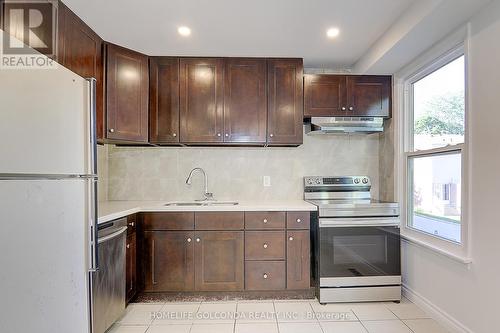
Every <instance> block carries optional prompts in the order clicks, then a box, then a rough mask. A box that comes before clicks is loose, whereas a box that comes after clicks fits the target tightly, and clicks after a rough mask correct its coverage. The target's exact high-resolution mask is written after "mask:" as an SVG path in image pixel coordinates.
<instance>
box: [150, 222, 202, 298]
mask: <svg viewBox="0 0 500 333" xmlns="http://www.w3.org/2000/svg"><path fill="white" fill-rule="evenodd" d="M142 268H143V270H144V291H190V290H193V289H194V232H193V231H145V232H144V251H143V260H142Z"/></svg>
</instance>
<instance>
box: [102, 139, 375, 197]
mask: <svg viewBox="0 0 500 333" xmlns="http://www.w3.org/2000/svg"><path fill="white" fill-rule="evenodd" d="M108 158H109V161H108V163H109V176H108V182H109V187H108V199H109V200H192V199H199V198H200V197H201V195H202V189H203V184H202V182H203V178H202V176H201V175H196V176H195V177H194V178H193V184H192V186H191V187H188V186H187V185H186V184H185V180H186V177H187V176H188V173H189V171H190V170H191V169H192V168H194V167H202V168H204V169H205V171H207V173H208V177H209V190H210V191H212V192H213V193H214V195H215V198H216V199H226V200H273V199H274V200H283V199H302V198H303V177H304V176H315V175H320V176H321V175H351V174H355V175H368V176H370V177H371V179H372V184H373V185H372V195H373V196H374V197H376V198H378V197H379V186H378V184H379V134H371V135H359V134H358V135H354V134H353V135H334V136H308V135H304V144H303V145H302V146H300V147H297V148H283V147H282V148H278V147H277V148H237V147H234V148H231V147H219V148H216V147H212V148H210V147H205V148H199V147H192V148H190V147H181V148H179V147H162V148H152V147H147V148H127V147H114V146H109V155H108ZM263 176H270V177H271V187H264V186H263V179H262V177H263Z"/></svg>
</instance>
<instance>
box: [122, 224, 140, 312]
mask: <svg viewBox="0 0 500 333" xmlns="http://www.w3.org/2000/svg"><path fill="white" fill-rule="evenodd" d="M136 255H137V234H136V233H133V234H130V235H128V236H127V249H126V274H125V276H126V282H125V290H126V291H127V303H128V302H129V301H130V300H131V299H132V298H133V297H134V296H135V293H136V291H137V259H136Z"/></svg>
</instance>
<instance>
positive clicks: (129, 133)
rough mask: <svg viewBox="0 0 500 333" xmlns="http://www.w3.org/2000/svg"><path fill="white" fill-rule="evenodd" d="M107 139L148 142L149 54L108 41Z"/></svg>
mask: <svg viewBox="0 0 500 333" xmlns="http://www.w3.org/2000/svg"><path fill="white" fill-rule="evenodd" d="M105 46H106V48H105V50H106V139H107V140H108V141H110V142H113V141H119V142H130V143H147V142H148V106H149V105H148V104H149V103H148V99H149V80H148V57H147V56H145V55H143V54H141V53H138V52H135V51H132V50H129V49H126V48H123V47H121V46H117V45H113V44H109V43H106V45H105Z"/></svg>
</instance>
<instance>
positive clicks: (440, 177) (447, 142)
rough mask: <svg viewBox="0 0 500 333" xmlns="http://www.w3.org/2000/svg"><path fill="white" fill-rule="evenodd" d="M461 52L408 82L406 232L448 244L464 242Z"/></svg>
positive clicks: (463, 80) (464, 84) (457, 51)
mask: <svg viewBox="0 0 500 333" xmlns="http://www.w3.org/2000/svg"><path fill="white" fill-rule="evenodd" d="M465 70H466V68H465V56H464V51H463V48H460V49H458V50H455V51H453V52H451V53H450V54H448V55H446V56H445V57H442V58H440V59H439V60H437V61H436V62H434V63H432V64H431V65H429V66H427V67H426V68H424V69H423V70H422V71H420V72H419V73H418V74H417V75H414V76H413V77H412V78H411V79H410V80H408V81H407V92H408V95H407V97H408V99H407V103H406V105H407V109H408V110H406V117H405V126H406V136H405V137H406V139H405V141H406V142H405V145H404V146H405V152H404V159H405V165H406V176H407V177H406V179H407V186H406V192H407V194H406V210H407V212H406V228H408V229H410V230H411V231H414V232H417V233H420V234H422V233H423V234H425V235H427V236H430V237H435V238H438V239H441V240H445V241H448V242H453V243H456V244H461V243H462V241H463V239H462V188H463V186H462V182H463V179H462V164H463V156H464V153H463V150H464V145H465V111H466V108H465V105H466V103H465V93H466V90H465V87H466V81H465V78H466V76H465Z"/></svg>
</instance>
